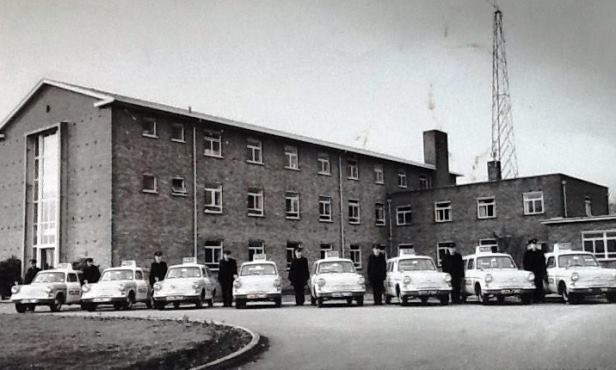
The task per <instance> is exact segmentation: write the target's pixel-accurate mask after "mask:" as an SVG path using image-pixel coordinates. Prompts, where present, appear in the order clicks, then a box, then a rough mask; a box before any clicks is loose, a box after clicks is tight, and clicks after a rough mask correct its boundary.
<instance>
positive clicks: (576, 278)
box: [571, 272, 580, 281]
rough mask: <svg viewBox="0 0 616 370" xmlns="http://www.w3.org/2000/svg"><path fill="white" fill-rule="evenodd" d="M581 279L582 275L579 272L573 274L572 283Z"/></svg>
mask: <svg viewBox="0 0 616 370" xmlns="http://www.w3.org/2000/svg"><path fill="white" fill-rule="evenodd" d="M579 279H580V275H578V273H577V272H574V273H573V274H571V281H578V280H579Z"/></svg>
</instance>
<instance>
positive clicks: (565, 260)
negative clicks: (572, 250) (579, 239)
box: [558, 254, 599, 267]
mask: <svg viewBox="0 0 616 370" xmlns="http://www.w3.org/2000/svg"><path fill="white" fill-rule="evenodd" d="M558 265H559V266H560V267H581V266H599V264H598V263H597V260H596V259H595V256H593V255H592V254H568V255H564V256H559V257H558Z"/></svg>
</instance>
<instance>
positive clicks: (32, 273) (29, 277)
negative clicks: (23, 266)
mask: <svg viewBox="0 0 616 370" xmlns="http://www.w3.org/2000/svg"><path fill="white" fill-rule="evenodd" d="M39 271H41V269H40V268H38V267H36V260H35V259H31V260H30V268H29V269H28V271H26V276H25V277H24V284H30V283H31V282H32V280H34V277H35V276H36V274H37V273H38V272H39Z"/></svg>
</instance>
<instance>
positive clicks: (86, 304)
mask: <svg viewBox="0 0 616 370" xmlns="http://www.w3.org/2000/svg"><path fill="white" fill-rule="evenodd" d="M81 290H82V292H83V293H82V295H81V309H82V310H88V311H94V310H96V307H97V306H99V305H101V304H107V305H113V307H114V308H115V309H116V310H119V309H126V310H130V309H131V308H132V307H133V305H134V304H135V303H137V302H143V303H145V304H146V306H147V307H148V308H151V307H152V301H151V297H150V284H149V282H148V281H146V278H145V273H144V271H143V269H142V268H139V267H137V264H136V263H135V261H122V264H121V266H120V267H111V268H107V269H105V270H104V271H103V275H102V276H101V279H100V280H99V281H98V282H97V283H94V284H84V286H83V287H82V288H81Z"/></svg>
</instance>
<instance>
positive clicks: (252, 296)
mask: <svg viewBox="0 0 616 370" xmlns="http://www.w3.org/2000/svg"><path fill="white" fill-rule="evenodd" d="M265 297H267V295H266V294H248V295H247V298H248V299H255V298H265Z"/></svg>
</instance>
